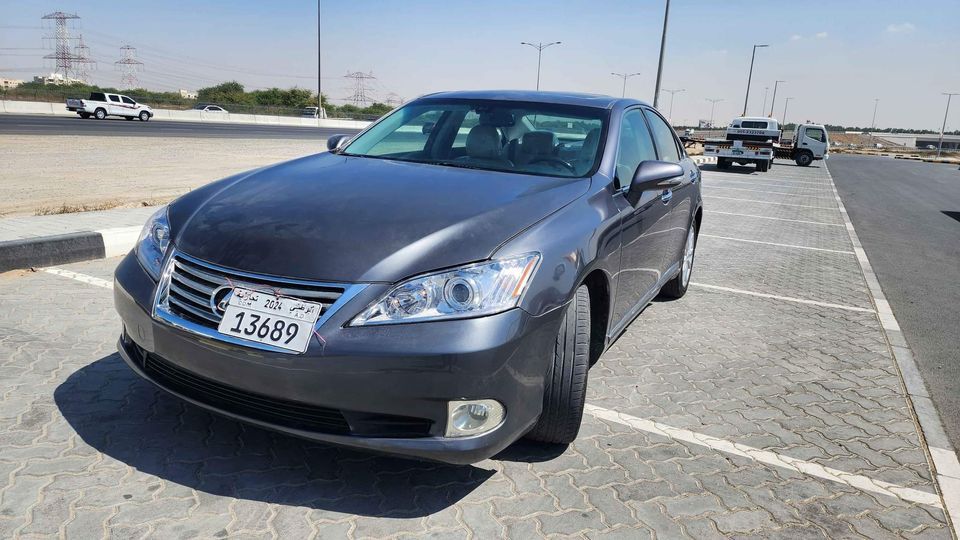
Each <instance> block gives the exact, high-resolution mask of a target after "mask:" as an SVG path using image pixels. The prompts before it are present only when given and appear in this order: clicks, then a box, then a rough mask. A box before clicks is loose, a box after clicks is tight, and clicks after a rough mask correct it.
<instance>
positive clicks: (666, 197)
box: [660, 189, 673, 204]
mask: <svg viewBox="0 0 960 540" xmlns="http://www.w3.org/2000/svg"><path fill="white" fill-rule="evenodd" d="M672 198H673V190H672V189H668V190H665V191H664V192H663V193H661V194H660V201H662V202H663V204H667V203H669V202H670V199H672Z"/></svg>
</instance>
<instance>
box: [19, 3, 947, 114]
mask: <svg viewBox="0 0 960 540" xmlns="http://www.w3.org/2000/svg"><path fill="white" fill-rule="evenodd" d="M663 7H664V2H663V0H625V1H621V0H594V1H570V0H527V1H523V2H517V1H513V2H511V1H506V0H484V1H479V2H477V1H467V0H443V1H440V0H403V1H399V0H392V1H387V0H381V1H374V0H351V1H340V2H334V1H331V0H325V1H323V5H322V9H321V14H322V23H321V30H322V58H321V60H322V75H323V77H322V79H321V84H322V89H323V92H324V94H326V95H328V96H329V97H331V98H333V99H334V101H335V102H340V103H343V102H344V101H343V100H344V99H345V98H347V97H348V96H350V95H351V94H352V93H353V88H352V83H351V81H349V80H348V79H345V78H344V75H345V74H346V73H347V72H356V71H363V72H370V73H372V74H373V75H374V76H375V77H376V79H374V80H372V81H371V82H370V86H369V88H370V90H371V91H372V93H373V95H375V96H377V97H378V98H380V99H381V100H386V99H387V97H388V96H389V95H390V94H393V95H394V96H397V97H400V98H403V99H405V100H409V99H412V98H414V97H416V96H418V95H421V94H424V93H429V92H434V91H440V90H458V89H491V88H519V89H533V88H534V87H535V85H536V79H537V51H536V50H535V49H533V48H531V47H527V46H523V45H521V44H520V42H521V41H528V42H552V41H561V42H562V43H561V44H560V45H556V46H553V47H550V48H548V49H545V50H544V51H543V59H542V66H541V75H540V79H541V80H540V87H541V89H543V90H561V91H577V92H592V93H601V94H610V95H620V93H621V91H622V79H619V78H617V77H615V76H613V75H611V73H612V72H619V73H635V72H639V73H641V75H639V76H635V77H631V78H630V79H629V80H628V84H627V95H628V96H630V97H635V98H638V99H642V100H644V101H648V102H651V103H652V102H653V97H654V96H653V93H654V87H655V80H656V72H657V61H658V55H659V50H660V35H661V29H662V25H663ZM57 10H61V11H66V12H71V13H76V14H77V15H79V16H80V17H81V19H80V21H79V24H78V25H77V26H76V27H75V28H72V29H71V32H72V34H73V35H77V34H82V35H83V38H84V41H85V42H86V44H87V45H88V46H89V47H90V50H91V55H92V57H93V58H94V59H95V60H97V62H98V65H97V69H96V70H95V71H92V72H91V75H92V77H91V78H92V82H94V83H97V84H101V85H114V86H115V85H118V84H119V79H120V73H119V72H118V71H117V70H116V69H115V66H114V65H113V62H114V61H116V60H118V59H119V58H120V46H121V45H123V44H130V45H132V46H135V47H137V48H138V49H137V55H138V58H139V60H141V61H142V62H143V63H144V64H143V70H142V72H141V73H139V74H138V76H139V78H140V81H141V83H142V84H141V85H142V86H145V87H147V88H151V89H156V90H177V89H180V88H184V89H189V90H196V89H197V88H200V87H203V86H210V85H212V84H216V83H219V82H222V81H226V80H237V81H239V82H241V83H243V84H244V85H246V86H247V88H248V89H253V88H264V87H272V86H279V87H290V86H300V87H304V88H310V89H312V90H314V91H316V89H317V71H318V70H317V3H316V2H315V1H294V0H272V1H264V0H258V1H251V0H230V1H225V0H224V1H219V0H218V1H205V2H196V1H192V2H191V1H184V0H165V1H163V2H157V1H156V0H152V1H149V2H144V1H141V0H124V1H122V2H117V1H109V2H108V1H93V0H87V1H82V0H60V1H53V2H51V1H48V0H40V1H30V2H24V1H23V0H0V13H2V14H3V16H2V18H0V77H9V78H18V79H27V80H29V79H31V78H32V77H33V75H35V74H39V73H41V72H44V71H46V72H50V71H51V70H52V66H53V64H52V63H51V61H49V60H43V59H42V56H43V55H44V54H49V53H50V52H51V51H50V50H46V49H44V47H45V46H46V45H47V43H45V42H44V40H43V35H44V34H45V33H51V32H52V31H51V30H50V29H47V28H44V25H42V24H41V20H40V17H41V16H42V15H44V14H46V13H49V12H53V11H57ZM958 21H960V0H925V1H924V2H923V3H922V4H918V3H915V2H905V1H903V0H898V1H887V0H832V1H826V0H805V1H803V2H799V3H798V2H786V1H772V0H673V1H672V4H671V11H670V21H669V27H668V33H667V45H666V54H665V60H664V71H663V82H662V88H665V89H671V90H680V89H682V90H684V91H683V92H678V93H676V94H674V97H673V110H672V115H671V116H672V120H673V122H674V123H675V124H684V125H690V124H695V123H696V122H697V121H698V120H701V119H709V117H710V109H711V106H710V103H709V102H708V101H707V99H722V100H723V101H720V102H718V103H717V106H716V111H715V121H716V122H718V123H720V122H724V123H725V122H727V121H728V120H729V119H731V118H733V117H734V116H737V115H739V114H740V113H741V112H742V111H743V104H744V97H745V92H746V86H747V74H748V70H749V67H750V54H751V51H752V47H753V45H754V44H768V45H769V47H767V48H763V49H758V50H757V55H756V63H755V66H754V72H753V83H752V86H751V91H750V100H749V105H748V114H751V115H759V114H761V110H762V109H763V107H764V101H765V99H764V97H765V93H766V95H767V99H766V110H764V111H763V112H764V113H769V112H770V111H769V110H770V107H771V102H772V100H773V87H774V82H775V81H776V80H783V81H785V82H782V83H780V85H779V87H778V89H777V95H776V103H775V104H774V116H775V117H777V118H780V119H781V120H783V105H784V103H785V100H784V98H786V97H790V98H793V99H792V100H791V101H790V102H789V105H788V110H787V113H786V121H788V122H793V121H798V120H801V121H811V122H820V123H831V124H843V125H848V126H853V125H858V126H870V124H871V121H872V116H873V111H874V105H875V104H876V105H877V115H876V125H877V126H878V127H880V128H883V127H901V128H925V129H932V130H939V129H940V124H941V122H942V121H943V115H944V108H945V106H946V97H945V96H942V95H941V93H942V92H960V26H958V24H960V23H958ZM45 22H46V21H45ZM765 88H769V90H768V91H767V92H765V90H764V89H765ZM876 99H878V100H879V101H875V100H876ZM338 100H339V101H338ZM670 106H671V97H670V95H669V94H661V100H660V103H659V108H660V109H661V111H663V112H664V113H665V114H668V115H669V114H671V111H670ZM947 129H948V130H954V129H960V96H958V97H957V99H956V100H955V101H954V103H953V106H952V111H951V114H950V116H949V118H948V121H947Z"/></svg>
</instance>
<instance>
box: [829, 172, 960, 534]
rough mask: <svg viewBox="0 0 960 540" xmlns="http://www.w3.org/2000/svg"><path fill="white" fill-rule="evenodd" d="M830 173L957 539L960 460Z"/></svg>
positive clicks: (959, 505) (855, 250)
mask: <svg viewBox="0 0 960 540" xmlns="http://www.w3.org/2000/svg"><path fill="white" fill-rule="evenodd" d="M826 170H827V176H828V177H829V178H830V187H831V188H832V189H833V194H834V196H835V197H836V199H837V205H838V206H839V208H840V215H841V216H843V222H844V224H845V225H846V228H847V233H848V234H849V236H850V241H851V242H852V243H853V251H854V253H855V254H856V256H857V261H859V263H860V269H861V271H862V273H863V279H864V281H865V282H866V284H867V289H869V291H870V296H871V298H872V300H873V303H874V306H875V307H876V310H877V318H878V319H879V320H880V326H881V327H882V328H883V332H884V334H886V336H887V342H888V344H889V345H890V351H891V353H892V354H893V358H894V360H895V361H896V363H897V368H898V369H899V371H900V376H901V380H902V381H903V387H904V390H905V391H906V397H907V401H908V402H909V404H910V405H911V406H912V408H913V411H914V416H915V418H916V420H917V424H918V427H919V428H920V434H921V436H922V437H923V439H924V441H925V442H926V446H927V449H928V452H929V454H928V458H929V460H930V461H931V462H932V464H933V473H934V474H935V475H936V485H937V486H938V489H939V490H940V496H941V498H943V508H944V513H945V514H946V516H947V520H948V521H949V524H950V528H951V530H952V532H953V537H954V538H957V531H958V525H960V460H958V459H957V453H956V450H955V449H954V448H953V445H952V444H951V443H950V439H949V438H947V434H946V432H945V431H944V429H943V423H942V422H941V420H940V414H939V413H937V409H936V407H935V406H934V404H933V400H931V399H930V394H929V393H928V392H927V387H926V385H925V384H924V382H923V377H922V376H921V375H920V369H919V368H918V367H917V362H916V359H915V358H914V357H913V353H912V352H911V351H910V346H909V345H908V344H907V340H906V339H905V338H904V336H903V331H902V330H901V329H900V324H899V323H898V322H897V318H896V316H894V314H893V310H892V309H891V308H890V303H889V302H887V297H886V296H885V295H884V294H883V289H882V288H881V287H880V280H879V279H877V275H876V274H875V273H874V271H873V267H872V266H871V265H870V260H869V259H868V258H867V253H866V252H865V251H864V250H863V245H862V244H861V243H860V238H859V237H858V236H857V231H856V230H854V228H853V223H852V222H851V221H850V215H849V214H847V209H846V208H845V207H844V206H843V201H842V200H841V199H840V193H839V192H838V191H837V186H836V184H834V182H833V175H831V174H830V169H826Z"/></svg>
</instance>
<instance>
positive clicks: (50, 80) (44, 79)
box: [33, 73, 86, 86]
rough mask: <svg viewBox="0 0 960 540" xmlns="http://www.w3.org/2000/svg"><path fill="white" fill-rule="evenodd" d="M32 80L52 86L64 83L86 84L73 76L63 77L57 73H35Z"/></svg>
mask: <svg viewBox="0 0 960 540" xmlns="http://www.w3.org/2000/svg"><path fill="white" fill-rule="evenodd" d="M33 82H35V83H40V84H50V85H54V86H62V85H66V84H86V83H84V82H83V81H82V80H81V79H74V78H73V77H64V76H63V75H61V74H59V73H51V74H49V75H37V76H36V77H34V78H33Z"/></svg>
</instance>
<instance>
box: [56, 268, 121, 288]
mask: <svg viewBox="0 0 960 540" xmlns="http://www.w3.org/2000/svg"><path fill="white" fill-rule="evenodd" d="M43 271H44V272H46V273H48V274H53V275H55V276H61V277H65V278H70V279H73V280H76V281H79V282H81V283H86V284H87V285H95V286H97V287H103V288H104V289H113V282H112V281H107V280H105V279H100V278H95V277H93V276H88V275H86V274H79V273H77V272H71V271H70V270H64V269H63V268H56V267H53V266H51V267H49V268H44V269H43Z"/></svg>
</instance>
